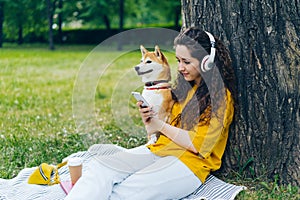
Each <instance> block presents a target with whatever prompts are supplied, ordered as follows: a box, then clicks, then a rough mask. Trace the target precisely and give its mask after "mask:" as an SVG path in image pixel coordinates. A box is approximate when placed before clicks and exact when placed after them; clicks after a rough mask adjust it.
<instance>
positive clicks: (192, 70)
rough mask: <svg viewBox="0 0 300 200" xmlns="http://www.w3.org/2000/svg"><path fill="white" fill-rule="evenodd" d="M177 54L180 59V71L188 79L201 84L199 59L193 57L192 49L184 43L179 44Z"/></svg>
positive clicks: (176, 49)
mask: <svg viewBox="0 0 300 200" xmlns="http://www.w3.org/2000/svg"><path fill="white" fill-rule="evenodd" d="M175 54H176V59H177V61H178V71H179V72H181V74H182V75H183V76H184V78H185V80H186V81H195V83H196V84H197V85H199V84H200V81H201V75H200V71H199V70H200V68H199V64H200V62H199V60H198V59H196V58H194V57H192V56H191V54H190V51H189V50H188V48H187V47H186V46H184V45H177V46H176V48H175Z"/></svg>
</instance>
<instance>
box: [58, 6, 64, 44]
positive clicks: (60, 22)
mask: <svg viewBox="0 0 300 200" xmlns="http://www.w3.org/2000/svg"><path fill="white" fill-rule="evenodd" d="M58 8H59V13H58V33H57V35H58V40H59V43H61V44H62V43H63V32H62V23H63V13H62V8H63V1H62V0H59V1H58Z"/></svg>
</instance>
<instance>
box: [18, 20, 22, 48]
mask: <svg viewBox="0 0 300 200" xmlns="http://www.w3.org/2000/svg"><path fill="white" fill-rule="evenodd" d="M21 44H23V25H22V24H19V25H18V45H21Z"/></svg>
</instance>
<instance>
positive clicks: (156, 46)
mask: <svg viewBox="0 0 300 200" xmlns="http://www.w3.org/2000/svg"><path fill="white" fill-rule="evenodd" d="M154 53H155V55H156V57H158V58H159V59H160V60H161V61H163V62H168V61H167V58H166V57H165V56H164V54H163V53H162V52H161V51H160V48H159V47H158V45H155V51H154Z"/></svg>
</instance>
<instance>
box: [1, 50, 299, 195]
mask: <svg viewBox="0 0 300 200" xmlns="http://www.w3.org/2000/svg"><path fill="white" fill-rule="evenodd" d="M137 48H138V47H137ZM93 49H94V46H57V47H56V50H55V51H49V50H48V49H47V47H46V46H44V45H36V46H22V47H17V46H11V45H5V46H4V48H3V49H1V50H0V88H1V90H0V100H1V101H0V112H1V115H0V127H1V128H0V149H1V154H0V160H1V165H0V178H12V177H14V176H16V175H17V174H18V172H19V171H20V170H21V169H23V168H24V167H32V166H37V165H39V164H40V163H42V162H47V163H54V164H55V163H58V162H60V161H61V160H62V158H64V157H66V156H67V155H69V154H71V153H73V152H77V151H82V150H86V149H87V148H88V147H89V146H90V145H91V144H94V143H101V142H109V143H114V144H119V145H121V146H124V147H127V148H130V147H133V146H137V145H139V144H142V143H144V142H145V141H146V138H145V131H144V129H143V126H142V124H141V122H140V118H139V115H138V112H137V109H136V108H135V101H134V99H133V98H132V97H131V96H130V91H133V90H137V91H138V90H141V86H142V83H141V82H140V80H139V78H138V77H137V76H136V74H135V72H134V70H133V66H134V65H135V64H137V63H138V62H139V60H140V53H139V51H129V52H127V53H125V54H121V53H120V52H117V51H101V50H99V51H95V50H94V51H92V50H93ZM166 54H167V56H168V58H169V61H170V64H171V65H172V66H176V61H175V58H174V56H173V55H172V53H166ZM173 74H174V72H173ZM90 86H91V89H88V88H89V87H90ZM226 181H227V182H232V183H236V184H242V185H246V186H247V187H248V189H249V190H247V191H245V192H242V193H241V194H239V195H238V197H237V199H299V198H300V197H299V194H298V192H299V189H298V188H295V187H292V186H285V187H281V186H278V185H277V184H276V183H266V182H262V180H260V179H256V180H248V179H245V178H243V177H241V176H238V175H236V177H233V178H232V179H229V180H226Z"/></svg>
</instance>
